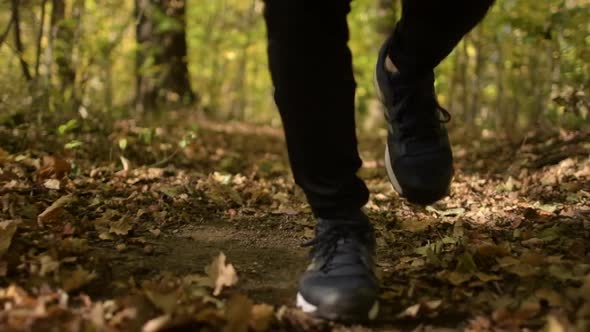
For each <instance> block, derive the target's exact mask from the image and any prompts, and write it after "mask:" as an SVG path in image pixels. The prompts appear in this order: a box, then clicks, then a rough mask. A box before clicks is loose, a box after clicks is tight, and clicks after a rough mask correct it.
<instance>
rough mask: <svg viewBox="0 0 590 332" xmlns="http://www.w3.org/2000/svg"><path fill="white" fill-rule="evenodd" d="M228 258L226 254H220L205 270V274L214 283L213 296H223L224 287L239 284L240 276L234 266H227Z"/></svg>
mask: <svg viewBox="0 0 590 332" xmlns="http://www.w3.org/2000/svg"><path fill="white" fill-rule="evenodd" d="M225 261H226V257H225V254H224V253H222V252H221V253H219V256H217V257H215V259H213V262H211V264H210V265H209V266H207V267H206V268H205V272H206V273H207V275H208V276H209V278H210V279H211V282H212V283H213V285H215V286H214V289H213V295H214V296H218V295H219V294H221V290H222V289H223V287H231V286H233V285H235V284H236V283H237V282H238V275H237V273H236V270H235V269H234V266H233V265H232V264H226V263H225Z"/></svg>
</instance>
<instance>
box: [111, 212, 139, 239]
mask: <svg viewBox="0 0 590 332" xmlns="http://www.w3.org/2000/svg"><path fill="white" fill-rule="evenodd" d="M132 229H133V223H132V222H131V218H129V217H127V216H122V217H121V218H120V219H119V220H117V221H115V222H114V223H112V224H111V227H110V228H109V233H113V234H116V235H127V234H128V233H129V231H131V230H132Z"/></svg>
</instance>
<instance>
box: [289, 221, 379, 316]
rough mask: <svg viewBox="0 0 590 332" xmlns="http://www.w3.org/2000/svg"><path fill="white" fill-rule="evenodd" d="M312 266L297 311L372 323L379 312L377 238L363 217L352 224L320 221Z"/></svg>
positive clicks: (302, 283)
mask: <svg viewBox="0 0 590 332" xmlns="http://www.w3.org/2000/svg"><path fill="white" fill-rule="evenodd" d="M304 245H305V246H313V249H312V250H311V257H312V262H311V264H310V265H309V267H308V268H307V271H306V272H305V273H304V274H303V277H302V278H301V280H300V281H299V292H298V293H297V307H299V308H300V309H302V310H303V311H304V312H307V313H310V314H312V315H314V316H317V317H321V318H326V319H330V320H336V321H343V322H363V321H368V320H373V319H375V317H376V316H377V313H378V312H379V302H378V300H377V296H378V293H379V284H378V281H377V278H376V276H375V273H374V266H373V256H374V251H375V236H374V233H373V227H372V226H371V224H370V223H369V221H368V219H367V217H366V216H365V215H364V214H362V215H360V216H359V217H356V218H354V219H353V220H341V219H319V220H318V224H317V226H316V237H315V239H313V240H311V241H310V242H307V243H306V244H304Z"/></svg>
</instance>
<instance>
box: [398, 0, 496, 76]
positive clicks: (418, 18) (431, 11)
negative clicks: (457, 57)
mask: <svg viewBox="0 0 590 332" xmlns="http://www.w3.org/2000/svg"><path fill="white" fill-rule="evenodd" d="M493 3H494V0H450V1H441V0H403V1H402V5H403V7H402V18H401V20H400V21H399V22H398V24H397V25H396V28H395V31H394V33H393V42H392V45H391V48H390V50H389V55H390V58H391V59H392V61H393V63H394V64H395V65H396V67H397V68H398V70H399V71H400V72H401V73H402V74H408V75H410V76H414V75H418V76H422V75H423V74H426V73H428V72H431V71H432V69H434V68H435V67H436V66H437V65H438V64H439V63H440V62H441V61H442V60H443V59H444V58H446V57H447V55H449V53H451V51H452V50H453V48H455V46H456V45H457V44H458V43H459V41H460V40H461V38H463V36H464V35H465V34H466V33H468V32H469V31H470V30H471V29H473V27H475V26H476V25H477V23H479V22H480V21H481V20H482V19H483V18H484V16H485V14H486V13H487V11H488V9H489V8H490V7H491V6H492V4H493Z"/></svg>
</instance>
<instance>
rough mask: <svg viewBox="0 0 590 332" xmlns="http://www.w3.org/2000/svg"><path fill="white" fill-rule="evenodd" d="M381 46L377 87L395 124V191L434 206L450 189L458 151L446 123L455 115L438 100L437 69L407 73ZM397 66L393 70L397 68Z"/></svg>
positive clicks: (390, 166) (391, 138) (390, 152)
mask: <svg viewBox="0 0 590 332" xmlns="http://www.w3.org/2000/svg"><path fill="white" fill-rule="evenodd" d="M389 43H390V40H388V41H387V42H386V43H385V45H383V47H382V48H381V51H380V52H379V58H378V60H377V66H376V70H375V87H376V89H377V92H378V95H379V97H380V99H381V101H382V102H383V104H384V105H385V107H386V113H385V117H386V118H387V122H388V124H389V133H388V137H387V146H386V148H385V165H386V168H387V174H388V176H389V180H390V181H391V183H392V184H393V187H394V188H395V190H396V191H397V192H398V193H399V194H400V195H401V196H403V197H405V198H407V200H408V201H410V202H411V203H416V204H423V205H426V204H431V203H434V202H436V201H437V200H439V199H441V198H443V197H445V196H446V195H448V193H449V186H450V183H451V180H452V177H453V154H452V151H451V144H450V143H449V136H448V134H447V130H446V128H445V126H444V123H445V122H448V121H449V120H450V118H451V117H450V114H449V113H448V112H447V111H446V110H445V109H443V108H442V107H441V106H440V105H439V104H438V102H437V100H436V94H435V92H434V73H433V72H430V73H429V74H428V75H426V76H425V77H419V78H418V77H402V75H401V74H399V73H398V72H397V71H396V70H395V68H388V66H393V63H392V62H391V61H390V60H389V59H388V56H387V50H388V48H389ZM392 69H393V70H392Z"/></svg>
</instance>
